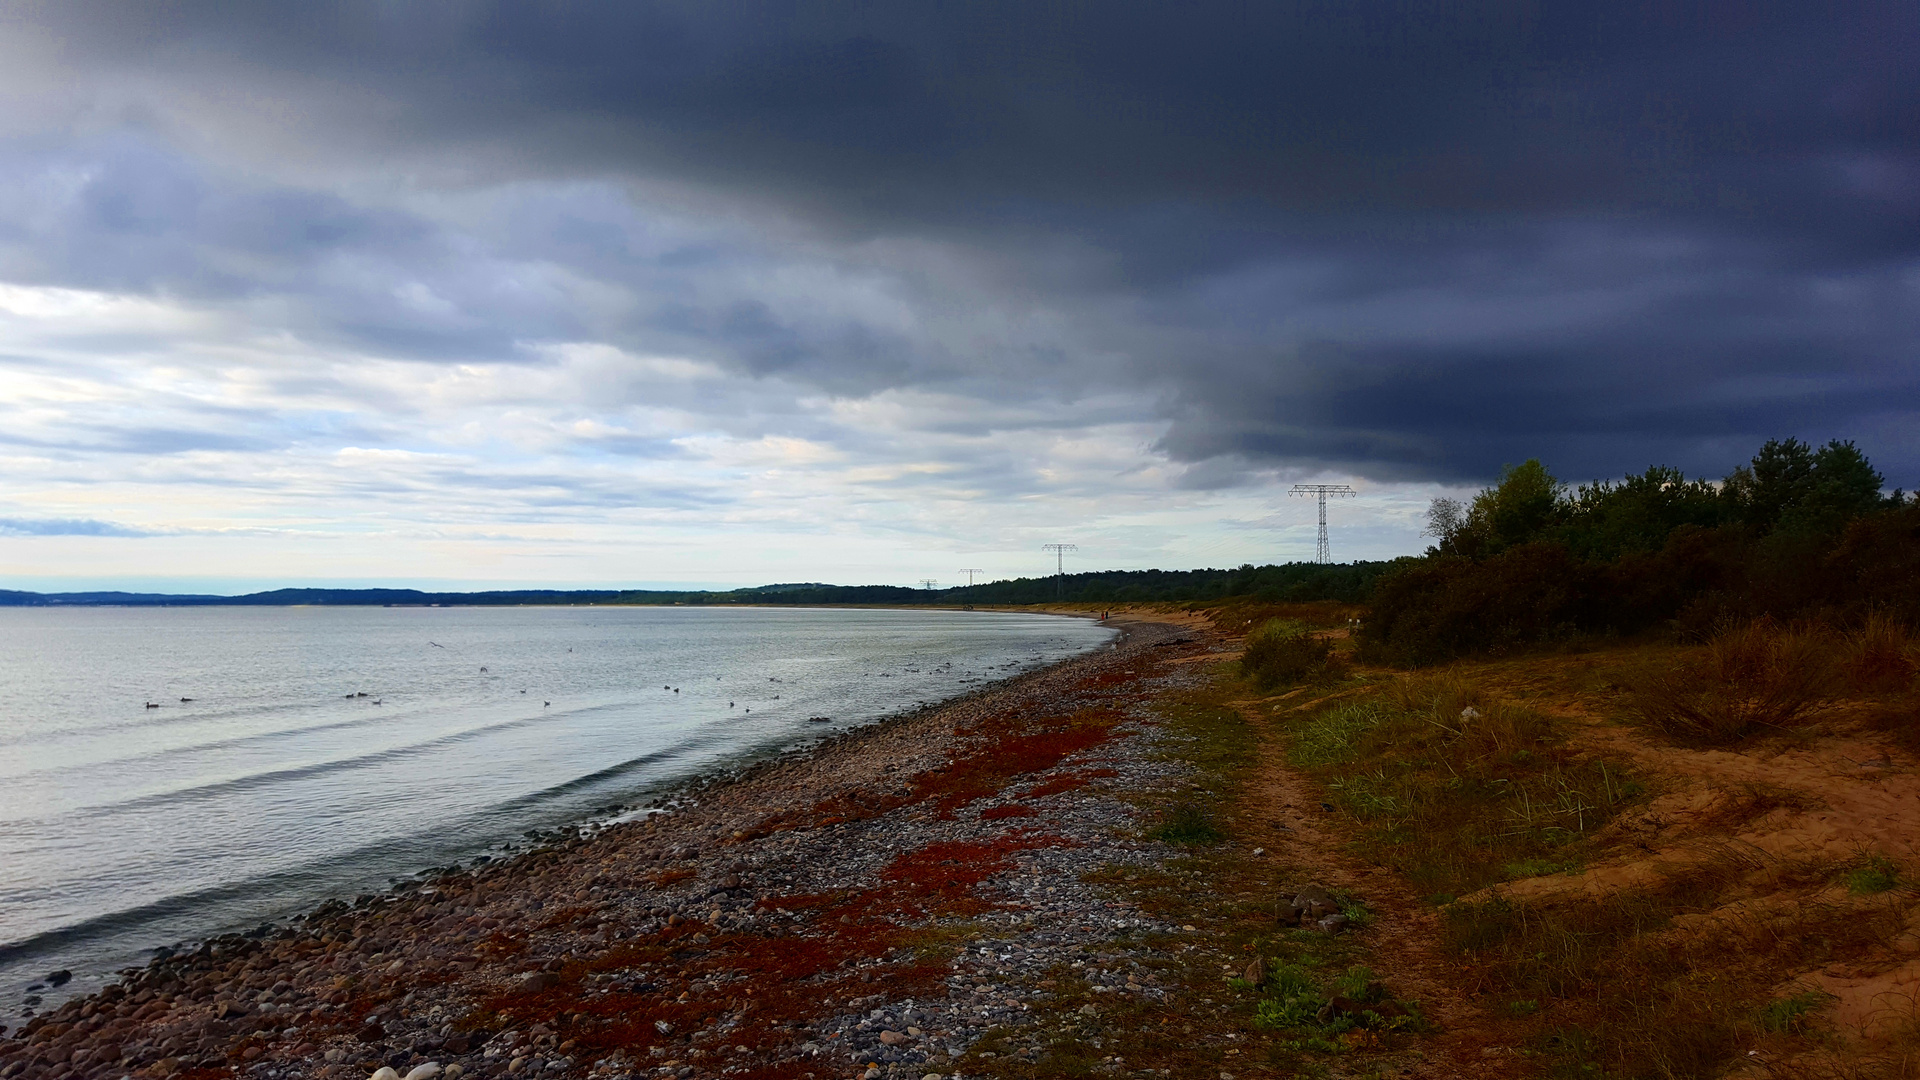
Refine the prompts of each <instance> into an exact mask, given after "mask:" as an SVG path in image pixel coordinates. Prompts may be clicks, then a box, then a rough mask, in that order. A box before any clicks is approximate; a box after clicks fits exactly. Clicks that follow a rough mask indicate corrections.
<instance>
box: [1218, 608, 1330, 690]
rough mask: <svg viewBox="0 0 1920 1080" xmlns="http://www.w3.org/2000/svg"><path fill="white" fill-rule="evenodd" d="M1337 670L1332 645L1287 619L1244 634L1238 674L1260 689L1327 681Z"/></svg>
mask: <svg viewBox="0 0 1920 1080" xmlns="http://www.w3.org/2000/svg"><path fill="white" fill-rule="evenodd" d="M1339 669H1340V665H1339V664H1338V662H1337V661H1335V659H1334V657H1333V643H1332V642H1331V641H1328V640H1327V639H1326V638H1323V637H1316V636H1314V634H1313V632H1312V631H1311V630H1309V629H1307V627H1306V626H1305V625H1303V624H1301V623H1298V622H1295V621H1293V620H1291V619H1271V620H1268V621H1267V622H1265V623H1262V624H1261V626H1260V628H1259V629H1257V630H1255V631H1254V632H1253V633H1251V634H1248V635H1247V641H1246V651H1245V652H1244V653H1243V654H1242V655H1241V657H1240V671H1241V674H1243V675H1245V676H1246V677H1247V678H1249V679H1252V680H1253V682H1254V685H1256V686H1259V687H1261V688H1262V689H1272V688H1274V687H1278V686H1293V685H1296V684H1298V683H1303V682H1307V681H1309V680H1314V679H1323V678H1327V677H1329V676H1331V675H1333V674H1335V673H1337V672H1338V671H1339Z"/></svg>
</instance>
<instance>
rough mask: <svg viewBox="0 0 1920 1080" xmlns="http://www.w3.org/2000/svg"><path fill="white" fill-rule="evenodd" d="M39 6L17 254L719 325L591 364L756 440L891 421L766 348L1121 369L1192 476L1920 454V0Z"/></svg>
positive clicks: (1, 254) (921, 371) (406, 316)
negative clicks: (1795, 446)
mask: <svg viewBox="0 0 1920 1080" xmlns="http://www.w3.org/2000/svg"><path fill="white" fill-rule="evenodd" d="M9 25H10V26H11V27H13V28H14V30H13V33H14V34H15V35H16V45H17V48H18V53H19V56H20V57H24V58H27V59H30V60H32V62H31V63H28V62H25V60H23V61H22V62H21V63H19V64H16V65H9V66H12V67H13V68H14V70H15V72H16V73H15V74H14V75H12V76H9V77H5V78H6V79H7V83H8V93H9V95H10V98H11V100H12V102H13V103H14V105H15V110H14V112H15V115H14V119H13V120H11V121H10V122H9V124H10V127H9V129H8V130H10V132H11V135H10V137H9V138H8V140H7V141H6V142H5V144H4V146H0V196H4V198H0V278H4V279H5V280H8V281H12V282H17V283H31V284H41V285H59V286H67V287H76V288H87V289H99V290H106V291H115V292H130V293H136V294H142V295H154V296H168V297H175V298H184V299H187V300H191V301H192V302H194V303H197V304H202V305H206V306H209V307H212V308H215V309H221V310H228V311H232V312H238V313H242V314H244V316H245V317H246V318H248V319H251V320H257V321H270V322H271V323H272V324H273V325H275V326H278V327H281V328H283V329H284V330H285V331H286V332H288V333H291V334H295V335H298V336H299V337H300V338H302V339H303V340H307V341H314V342H323V343H328V344H330V345H332V346H335V347H338V348H342V349H348V350H354V351H357V352H361V353H365V354H367V355H372V356H379V357H388V358H404V359H415V360H425V361H429V362H434V363H456V362H470V361H500V362H507V363H517V364H530V365H535V366H538V365H539V364H541V363H542V360H541V359H540V356H541V354H540V353H539V351H538V348H537V346H540V345H543V344H550V343H556V342H582V341H592V342H603V343H606V344H609V345H612V346H615V347H618V348H620V349H623V350H627V351H629V352H631V353H634V354H638V355H671V356H685V357H691V358H694V359H696V360H698V361H700V362H703V363H709V364H712V365H714V367H715V370H717V371H720V372H724V373H728V374H731V375H733V376H736V377H739V378H740V379H744V380H746V381H744V382H724V381H713V382H709V383H706V384H701V385H698V386H694V385H690V384H689V385H683V386H682V391H681V392H684V393H686V394H691V395H694V396H693V397H691V398H688V399H685V400H679V401H671V402H665V401H661V400H660V399H659V397H658V395H659V394H660V393H662V392H663V391H662V389H661V387H660V386H659V385H657V384H656V383H653V382H645V383H644V384H631V385H629V384H623V382H622V380H621V379H620V377H619V376H618V375H617V373H616V374H609V375H607V376H606V379H607V381H606V382H604V383H603V384H601V385H600V386H599V387H598V391H597V395H596V400H597V401H602V402H605V401H610V400H611V401H621V400H628V401H629V403H630V404H634V405H648V406H663V405H671V406H672V407H676V408H683V409H687V410H692V411H696V412H699V413H700V414H701V415H702V416H704V417H706V418H707V422H709V423H711V424H712V425H714V426H716V427H718V428H720V429H724V430H730V431H733V432H734V433H736V434H738V435H740V436H741V437H755V436H758V435H762V434H767V433H779V434H787V435H794V436H797V437H817V438H821V439H825V440H829V441H832V442H834V443H835V444H836V445H848V446H852V445H853V444H855V443H857V442H858V441H859V438H860V436H859V435H858V433H857V429H856V428H848V427H843V426H834V427H832V428H831V430H829V428H828V426H826V425H823V424H822V423H821V421H820V420H819V418H818V416H817V415H816V414H813V413H809V412H807V411H806V410H803V409H796V408H794V407H792V404H791V401H790V400H787V401H782V400H780V397H779V394H778V393H774V394H768V393H765V392H756V391H755V390H754V389H753V386H754V385H755V383H754V382H753V380H768V379H774V380H778V381H779V382H778V385H779V387H781V388H782V390H781V393H798V394H805V393H808V392H815V393H819V394H823V395H829V396H843V397H850V398H860V397H864V396H870V395H873V394H877V393H882V392H887V391H901V392H909V391H910V392H924V393H937V394H946V395H954V396H955V397H956V398H957V399H959V400H964V401H965V402H967V403H968V404H967V405H966V407H964V408H956V409H950V410H944V411H939V412H938V414H937V415H929V416H927V417H925V418H923V421H922V422H923V423H924V424H926V425H927V426H928V427H929V428H930V429H931V428H940V429H944V430H949V431H975V432H992V431H996V430H1008V429H1020V430H1045V429H1048V428H1050V427H1060V426H1069V427H1070V426H1072V425H1073V424H1074V423H1076V419H1075V416H1076V414H1075V407H1076V404H1077V403H1089V404H1088V405H1087V407H1088V408H1089V409H1092V410H1105V411H1104V412H1103V413H1102V415H1101V416H1099V417H1098V422H1112V421H1115V420H1125V421H1136V422H1143V423H1157V424H1159V425H1160V430H1161V432H1162V434H1161V435H1160V437H1159V440H1158V442H1157V443H1155V444H1154V452H1156V453H1158V454H1161V455H1164V456H1165V457H1166V458H1168V459H1170V460H1171V461H1172V462H1174V463H1176V464H1178V465H1181V466H1185V467H1187V469H1188V471H1187V473H1186V480H1185V483H1187V484H1188V485H1190V486H1194V487H1220V486H1231V485H1234V484H1238V483H1243V482H1245V480H1246V478H1247V477H1248V476H1250V475H1255V474H1259V473H1260V472H1261V471H1262V470H1270V469H1273V468H1282V469H1289V468H1291V469H1299V468H1318V467H1327V468H1333V469H1345V470H1352V471H1354V472H1356V473H1358V474H1360V475H1362V476H1369V477H1374V478H1379V479H1427V480H1439V481H1460V480H1467V481H1472V480H1481V479H1485V478H1486V477H1488V476H1489V475H1490V474H1491V473H1492V472H1493V471H1495V470H1496V469H1497V468H1498V466H1499V465H1500V464H1501V463H1503V462H1511V461H1515V460H1518V459H1520V458H1523V457H1527V456H1533V455H1540V456H1543V457H1545V458H1547V459H1548V460H1549V461H1550V462H1552V463H1553V464H1555V465H1556V467H1558V468H1559V469H1560V471H1562V472H1563V473H1565V474H1568V475H1571V476H1575V477H1582V478H1583V477H1586V476H1594V475H1608V474H1617V473H1619V472H1621V471H1624V470H1628V469H1638V468H1641V467H1644V466H1645V465H1647V464H1649V463H1651V462H1653V461H1666V462H1673V463H1677V464H1681V465H1683V466H1686V467H1688V468H1690V469H1694V470H1697V471H1706V472H1721V471H1724V470H1725V469H1726V468H1727V467H1728V466H1729V465H1731V464H1732V463H1734V462H1735V461H1737V460H1739V459H1740V458H1742V457H1744V456H1745V455H1746V454H1748V453H1750V452H1751V450H1752V448H1753V446H1754V445H1755V444H1756V443H1757V442H1759V441H1760V440H1761V439H1764V438H1767V437H1770V436H1774V435H1786V434H1798V435H1803V436H1809V437H1815V438H1825V437H1830V436H1842V437H1848V436H1850V437H1857V438H1859V439H1860V440H1861V441H1862V443H1863V445H1864V446H1865V447H1866V448H1867V450H1868V451H1869V453H1870V454H1872V455H1873V456H1874V458H1875V460H1876V461H1877V462H1879V463H1880V464H1881V465H1882V466H1883V468H1884V469H1886V471H1888V472H1889V474H1890V478H1891V479H1893V480H1895V481H1899V482H1904V483H1906V484H1908V485H1909V486H1914V485H1915V484H1916V483H1920V437H1916V436H1915V435H1914V434H1913V433H1914V432H1915V431H1916V430H1920V423H1916V421H1920V365H1916V363H1915V355H1914V349H1915V346H1914V342H1915V341H1916V340H1920V333H1917V332H1920V258H1917V256H1920V68H1916V66H1915V65H1914V64H1913V63H1912V57H1913V56H1914V55H1916V53H1917V52H1920V8H1916V7H1915V6H1914V5H1912V4H1910V3H1897V2H1891V0H1889V2H1858V3H1840V4H1821V5H1810V4H1804V3H1774V4H1757V5H1755V4H1743V5H1727V4H1719V3H1709V4H1694V5H1673V4H1663V5H1656V6H1655V7H1653V8H1643V7H1636V6H1633V5H1622V4H1619V3H1617V2H1604V0H1603V2H1594V3H1574V4H1537V3H1530V2H1526V0H1488V2H1481V3H1459V2H1449V3H1444V4H1442V3H1425V2H1405V0H1402V2H1394V3H1383V2H1371V3H1369V2H1353V0H1339V2H1318V0H1310V2H1302V3H1290V4H1274V5H1247V4H1238V3H1236V4H1208V3H1198V4H1183V5H1164V4H1110V3H1103V4H1097V5H1094V4H1085V5H1060V4H1053V5H1036V4H1031V3H1019V4H1014V3H1005V4H998V3H974V4H966V5H945V6H939V7H926V6H918V5H882V6H880V7H878V8H860V9H855V8H848V7H843V6H828V5H818V6H815V7H812V8H807V7H796V6H794V5H790V4H765V5H761V4H728V5H715V4H706V3H702V4H696V3H684V4H664V3H663V4H643V3H607V4H590V3H577V4H568V5H564V6H551V5H531V4H489V3H464V4H434V5H403V4H385V3H380V4H375V3H345V4H327V3H311V4H299V5H264V4H263V5H240V6H234V5H228V4H213V3H191V2H183V3H172V4H164V5H161V4H149V3H128V4H104V3H81V4H45V5H20V6H16V9H15V11H14V12H13V13H12V20H11V22H10V23H9ZM76 87H80V88H84V89H83V90H81V91H77V92H76V90H75V89H74V88H76ZM98 344H99V346H100V347H101V348H107V347H115V348H122V349H125V348H130V347H131V348H137V347H138V346H139V344H140V343H139V342H138V341H131V342H129V341H112V342H109V341H102V342H99V343H98ZM530 348H531V351H530ZM273 378H274V379H276V380H277V381H278V382H279V384H280V385H282V386H283V387H291V386H292V385H293V384H295V383H296V382H298V381H299V380H302V379H313V380H317V381H318V382H319V383H327V381H328V378H329V377H328V376H326V375H324V374H321V373H314V372H302V371H281V372H277V373H275V374H274V376H273ZM329 392H332V391H329ZM1115 394H1118V395H1119V397H1118V398H1115V397H1114V396H1113V395H1115ZM622 395H639V397H633V398H631V399H623V397H622ZM1096 397H1101V398H1102V400H1103V402H1104V403H1103V404H1100V405H1098V406H1095V405H1092V404H1091V402H1092V400H1093V399H1094V398H1096ZM310 422H311V423H313V424H322V423H323V421H322V420H321V419H319V418H314V419H312V420H311V421H310ZM325 422H334V421H325ZM311 435H312V431H311V430H304V431H303V430H302V429H300V428H298V427H292V428H290V427H288V426H286V425H285V423H284V422H283V423H281V424H280V425H279V426H277V427H276V428H275V430H274V431H272V432H262V431H250V430H245V425H239V426H238V427H236V426H234V425H222V426H221V427H219V428H217V429H213V428H209V429H206V430H204V431H203V432H201V433H199V434H197V435H196V434H194V433H192V432H187V433H184V434H183V433H182V432H180V431H161V430H155V431H150V432H141V431H130V432H124V433H121V434H120V435H119V436H117V437H119V438H121V439H122V440H123V441H124V442H125V443H126V444H127V445H128V446H130V447H132V446H140V447H145V448H148V449H150V450H152V451H154V452H162V451H164V450H165V449H166V448H167V447H168V446H177V445H188V444H192V445H204V446H206V447H208V448H219V447H221V446H227V447H231V446H232V445H235V443H234V440H243V441H244V440H249V439H268V440H273V439H280V440H288V441H298V440H299V439H302V438H306V437H310V436H311ZM101 437H102V438H105V437H106V436H104V435H103V436H101ZM196 439H197V440H199V442H198V443H196V442H195V440H196ZM169 440H174V442H169ZM179 440H185V442H184V443H181V442H179ZM583 440H584V444H585V445H589V446H590V447H592V448H594V449H595V450H596V451H597V452H602V453H605V454H608V455H612V456H627V455H632V456H639V457H643V458H644V457H653V456H659V455H670V454H672V453H673V452H674V450H673V449H672V447H671V445H670V444H669V443H667V442H665V441H663V440H661V439H660V438H658V437H656V436H651V435H648V434H645V433H639V434H633V433H628V434H621V433H618V432H614V433H602V434H598V435H595V436H592V437H590V438H589V437H583ZM978 467H979V468H981V469H983V470H985V472H987V473H990V474H991V476H990V477H988V479H989V482H991V483H993V484H998V485H1001V486H1002V488H1003V490H1008V491H1010V490H1013V489H1015V488H1017V487H1018V486H1019V484H1020V483H1021V482H1022V481H1021V480H1020V479H1019V475H1020V474H1019V473H1018V471H1017V470H1008V469H1003V468H1000V467H998V466H996V465H994V464H993V463H992V462H990V461H988V462H982V463H979V465H978Z"/></svg>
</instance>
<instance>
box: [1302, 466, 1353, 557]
mask: <svg viewBox="0 0 1920 1080" xmlns="http://www.w3.org/2000/svg"><path fill="white" fill-rule="evenodd" d="M1287 494H1289V495H1317V496H1319V498H1320V546H1319V547H1318V548H1317V549H1316V550H1315V551H1314V554H1313V561H1314V562H1317V563H1330V562H1332V561H1333V555H1332V553H1330V552H1329V551H1328V550H1327V496H1329V495H1331V496H1333V497H1334V498H1336V499H1347V498H1351V497H1353V496H1355V495H1358V494H1360V493H1359V492H1357V491H1355V490H1353V489H1352V488H1350V487H1348V486H1347V485H1345V484H1295V485H1293V490H1292V491H1289V492H1287Z"/></svg>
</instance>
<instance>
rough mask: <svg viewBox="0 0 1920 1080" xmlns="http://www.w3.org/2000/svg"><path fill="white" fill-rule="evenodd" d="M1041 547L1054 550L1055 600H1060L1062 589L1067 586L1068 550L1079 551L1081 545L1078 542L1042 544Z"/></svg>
mask: <svg viewBox="0 0 1920 1080" xmlns="http://www.w3.org/2000/svg"><path fill="white" fill-rule="evenodd" d="M1040 547H1041V548H1042V549H1043V550H1046V551H1051V552H1053V598H1054V599H1055V600H1059V599H1060V597H1061V590H1062V589H1064V588H1065V587H1066V584H1065V582H1066V578H1065V576H1064V575H1065V574H1066V566H1067V564H1066V558H1067V552H1069V551H1079V550H1080V545H1078V544H1041V545H1040Z"/></svg>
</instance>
